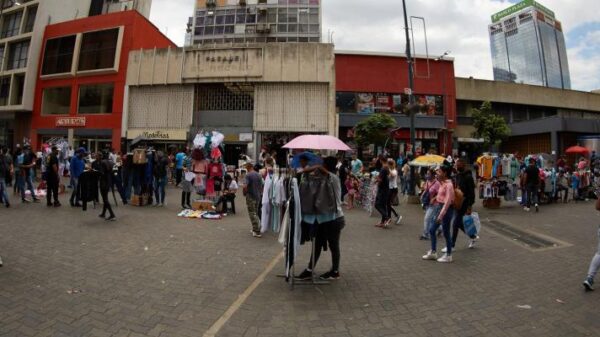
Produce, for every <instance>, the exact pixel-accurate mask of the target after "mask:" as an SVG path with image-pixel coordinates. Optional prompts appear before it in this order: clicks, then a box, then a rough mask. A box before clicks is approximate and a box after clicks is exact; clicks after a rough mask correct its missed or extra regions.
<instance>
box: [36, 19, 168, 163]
mask: <svg viewBox="0 0 600 337" xmlns="http://www.w3.org/2000/svg"><path fill="white" fill-rule="evenodd" d="M43 46H44V49H43V52H42V54H41V57H40V61H39V63H40V71H39V77H38V79H37V83H36V89H35V99H34V105H33V113H32V123H31V144H32V146H33V147H34V148H37V147H38V145H39V144H41V143H45V142H46V141H47V140H48V139H51V138H55V137H62V138H67V139H68V140H69V143H70V144H71V145H72V146H74V147H85V148H87V149H88V150H90V151H94V152H95V151H99V150H101V149H104V148H107V147H109V148H110V147H112V148H115V149H120V147H121V126H122V122H123V102H124V101H125V77H126V74H127V65H128V62H129V52H130V51H131V50H139V49H144V48H155V47H158V48H166V47H175V44H174V43H173V42H171V41H170V40H169V39H168V38H167V37H166V36H164V35H163V34H162V33H161V32H160V31H159V29H158V28H156V27H155V26H154V25H152V23H150V21H148V19H146V18H145V17H143V16H142V15H141V14H140V13H138V12H137V11H133V10H128V11H121V12H115V13H109V14H104V15H97V16H92V17H87V18H83V19H78V20H72V21H67V22H62V23H58V24H53V25H49V26H47V27H46V32H45V34H44V43H43Z"/></svg>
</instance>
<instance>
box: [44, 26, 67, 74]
mask: <svg viewBox="0 0 600 337" xmlns="http://www.w3.org/2000/svg"><path fill="white" fill-rule="evenodd" d="M74 50H75V35H70V36H63V37H59V38H56V39H50V40H48V41H46V49H45V50H44V60H43V64H42V75H51V74H62V73H69V72H71V66H72V64H73V51H74Z"/></svg>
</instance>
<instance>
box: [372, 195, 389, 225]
mask: <svg viewBox="0 0 600 337" xmlns="http://www.w3.org/2000/svg"><path fill="white" fill-rule="evenodd" d="M389 199H390V197H389V195H378V196H377V198H376V199H375V209H376V210H377V212H379V213H380V214H381V222H382V223H383V222H386V221H387V220H388V219H390V210H389V209H388V203H389Z"/></svg>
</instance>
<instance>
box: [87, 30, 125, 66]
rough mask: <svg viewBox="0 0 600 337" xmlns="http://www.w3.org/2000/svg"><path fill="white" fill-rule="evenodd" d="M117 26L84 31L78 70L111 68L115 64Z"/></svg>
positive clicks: (117, 36)
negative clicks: (95, 30)
mask: <svg viewBox="0 0 600 337" xmlns="http://www.w3.org/2000/svg"><path fill="white" fill-rule="evenodd" d="M118 40H119V28H113V29H108V30H101V31H97V32H89V33H84V34H83V37H82V39H81V52H80V53H79V70H80V71H85V70H97V69H111V68H114V66H115V57H116V52H117V43H118Z"/></svg>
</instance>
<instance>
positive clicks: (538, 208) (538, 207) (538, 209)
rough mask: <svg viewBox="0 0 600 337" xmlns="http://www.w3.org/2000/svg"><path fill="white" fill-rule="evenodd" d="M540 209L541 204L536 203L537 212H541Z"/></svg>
mask: <svg viewBox="0 0 600 337" xmlns="http://www.w3.org/2000/svg"><path fill="white" fill-rule="evenodd" d="M539 211H540V206H538V204H535V212H536V213H537V212H539Z"/></svg>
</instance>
